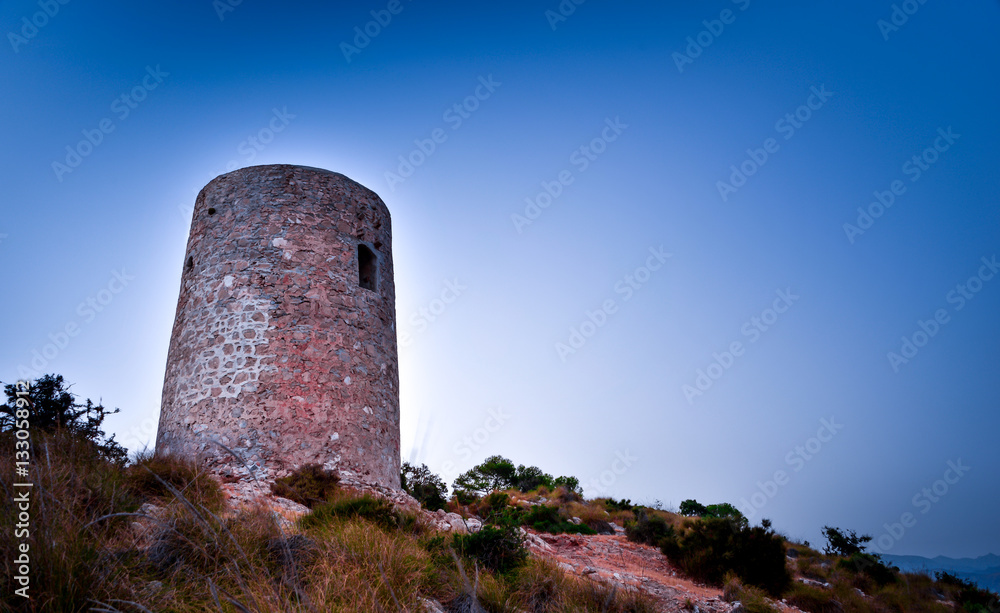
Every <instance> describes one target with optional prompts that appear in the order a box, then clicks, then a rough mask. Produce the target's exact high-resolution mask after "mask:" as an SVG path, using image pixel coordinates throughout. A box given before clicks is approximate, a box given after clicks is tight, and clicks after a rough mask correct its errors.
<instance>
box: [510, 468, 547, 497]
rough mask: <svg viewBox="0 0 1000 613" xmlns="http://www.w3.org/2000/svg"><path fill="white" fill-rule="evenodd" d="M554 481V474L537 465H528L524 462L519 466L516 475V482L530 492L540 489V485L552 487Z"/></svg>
mask: <svg viewBox="0 0 1000 613" xmlns="http://www.w3.org/2000/svg"><path fill="white" fill-rule="evenodd" d="M552 481H553V479H552V475H550V474H548V473H547V472H545V471H543V470H542V469H541V468H538V467H537V466H527V467H526V466H524V465H523V464H522V465H520V466H518V467H517V473H516V475H515V476H514V484H515V486H516V487H517V489H519V490H521V491H522V492H530V491H532V490H536V489H538V488H539V487H540V486H545V487H547V488H549V489H552V487H553V483H552Z"/></svg>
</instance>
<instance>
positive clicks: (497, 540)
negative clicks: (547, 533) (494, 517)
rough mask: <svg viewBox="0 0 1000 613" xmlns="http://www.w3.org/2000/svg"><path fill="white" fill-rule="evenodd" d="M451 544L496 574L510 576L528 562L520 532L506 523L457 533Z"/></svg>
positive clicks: (526, 551)
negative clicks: (470, 532) (467, 532)
mask: <svg viewBox="0 0 1000 613" xmlns="http://www.w3.org/2000/svg"><path fill="white" fill-rule="evenodd" d="M453 543H454V545H455V549H456V550H458V552H459V553H461V554H462V555H464V556H467V557H470V558H472V559H474V560H476V561H477V562H479V564H481V565H482V566H484V567H485V568H488V569H489V570H491V571H493V572H495V573H500V574H507V573H510V572H512V571H514V570H516V569H517V568H519V567H520V566H521V565H523V564H524V562H525V561H526V560H527V559H528V550H527V548H525V546H524V539H523V538H522V537H521V533H520V531H519V530H518V528H517V526H514V525H512V524H508V523H504V524H488V525H486V526H483V527H482V528H481V529H480V530H479V532H474V533H472V534H456V535H455V537H454V541H453Z"/></svg>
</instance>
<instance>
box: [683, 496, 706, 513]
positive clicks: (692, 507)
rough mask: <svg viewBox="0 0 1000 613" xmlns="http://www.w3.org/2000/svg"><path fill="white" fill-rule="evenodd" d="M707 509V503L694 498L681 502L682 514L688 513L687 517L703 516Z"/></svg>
mask: <svg viewBox="0 0 1000 613" xmlns="http://www.w3.org/2000/svg"><path fill="white" fill-rule="evenodd" d="M705 510H706V508H705V505H703V504H701V503H700V502H698V501H697V500H694V499H688V500H685V501H684V502H682V503H681V507H680V512H681V515H686V516H687V517H701V516H702V515H704V514H705Z"/></svg>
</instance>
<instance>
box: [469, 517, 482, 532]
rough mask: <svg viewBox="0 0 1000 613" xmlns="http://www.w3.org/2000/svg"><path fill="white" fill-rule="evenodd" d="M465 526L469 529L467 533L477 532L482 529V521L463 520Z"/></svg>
mask: <svg viewBox="0 0 1000 613" xmlns="http://www.w3.org/2000/svg"><path fill="white" fill-rule="evenodd" d="M465 525H466V527H467V528H468V529H469V532H479V531H480V530H482V529H483V522H482V520H479V519H476V518H475V517H470V518H469V519H467V520H465Z"/></svg>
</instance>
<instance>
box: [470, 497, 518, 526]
mask: <svg viewBox="0 0 1000 613" xmlns="http://www.w3.org/2000/svg"><path fill="white" fill-rule="evenodd" d="M508 509H510V496H508V495H507V494H504V493H503V492H493V493H492V494H490V495H489V496H486V497H485V498H483V499H482V500H480V501H479V504H478V508H477V509H476V513H477V514H478V515H479V516H480V517H482V518H483V521H485V522H487V523H491V522H493V523H495V522H498V521H499V520H500V518H501V517H502V516H503V515H504V513H507V512H509V511H508ZM510 511H513V509H510Z"/></svg>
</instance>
